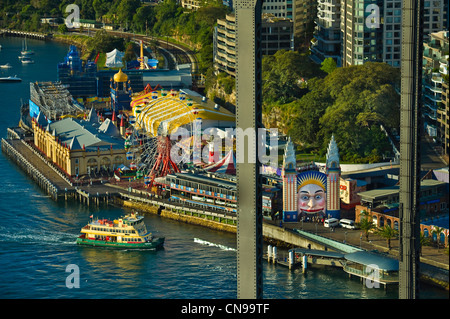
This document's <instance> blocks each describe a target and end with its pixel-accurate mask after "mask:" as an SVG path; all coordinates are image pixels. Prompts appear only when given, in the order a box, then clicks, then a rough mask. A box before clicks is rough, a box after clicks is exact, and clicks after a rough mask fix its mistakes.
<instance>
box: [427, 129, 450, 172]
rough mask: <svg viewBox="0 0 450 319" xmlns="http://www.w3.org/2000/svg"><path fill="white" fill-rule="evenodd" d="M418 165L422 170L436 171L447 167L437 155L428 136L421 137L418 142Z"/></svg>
mask: <svg viewBox="0 0 450 319" xmlns="http://www.w3.org/2000/svg"><path fill="white" fill-rule="evenodd" d="M420 164H421V167H422V170H430V169H437V168H442V167H446V166H448V165H447V164H446V163H445V161H444V159H443V158H442V156H440V155H439V153H438V151H437V149H436V148H435V144H434V143H433V141H432V140H431V138H430V137H429V136H424V135H422V138H421V141H420Z"/></svg>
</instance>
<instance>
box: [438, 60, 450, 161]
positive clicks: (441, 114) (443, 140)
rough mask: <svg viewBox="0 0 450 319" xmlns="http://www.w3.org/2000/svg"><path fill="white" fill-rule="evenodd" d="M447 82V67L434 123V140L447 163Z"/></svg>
mask: <svg viewBox="0 0 450 319" xmlns="http://www.w3.org/2000/svg"><path fill="white" fill-rule="evenodd" d="M448 87H449V84H448V69H447V78H446V79H444V81H443V82H442V95H441V104H440V105H438V108H437V111H436V112H437V120H436V121H437V123H436V129H437V132H436V140H437V141H438V143H439V144H440V146H441V149H442V155H443V156H444V159H445V160H446V161H447V164H448V163H449V156H448V154H449V153H448V152H449V147H448V146H449V145H448V140H449V124H448V122H449V118H450V114H449V113H450V112H449V101H448V99H449V89H448Z"/></svg>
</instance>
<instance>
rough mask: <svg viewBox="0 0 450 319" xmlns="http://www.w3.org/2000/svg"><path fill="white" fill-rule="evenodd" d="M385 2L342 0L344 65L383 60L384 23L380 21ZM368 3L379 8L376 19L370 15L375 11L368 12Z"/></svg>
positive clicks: (380, 0)
mask: <svg viewBox="0 0 450 319" xmlns="http://www.w3.org/2000/svg"><path fill="white" fill-rule="evenodd" d="M386 1H388V0H386ZM383 2H384V1H383V0H376V1H371V0H341V31H342V50H341V51H342V66H349V65H359V64H363V63H364V62H375V61H378V62H379V61H382V60H383V31H384V30H383V26H384V25H382V24H381V23H380V20H381V19H380V18H381V8H382V7H383ZM368 5H375V6H377V7H378V8H379V9H378V14H379V15H378V17H377V16H374V20H371V17H369V16H370V15H372V14H373V13H372V12H371V11H369V10H367V11H369V12H366V8H367V7H368ZM377 7H375V8H377ZM377 19H378V20H377ZM399 23H401V21H399ZM399 26H400V24H399Z"/></svg>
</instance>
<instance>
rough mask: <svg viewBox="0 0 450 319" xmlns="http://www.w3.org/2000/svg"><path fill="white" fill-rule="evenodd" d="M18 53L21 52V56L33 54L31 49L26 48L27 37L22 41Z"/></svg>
mask: <svg viewBox="0 0 450 319" xmlns="http://www.w3.org/2000/svg"><path fill="white" fill-rule="evenodd" d="M20 54H22V56H28V55H33V54H34V51H33V50H28V47H27V38H25V40H24V42H23V43H22V51H20Z"/></svg>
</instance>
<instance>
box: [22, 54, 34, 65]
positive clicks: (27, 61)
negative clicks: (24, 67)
mask: <svg viewBox="0 0 450 319" xmlns="http://www.w3.org/2000/svg"><path fill="white" fill-rule="evenodd" d="M21 60H22V64H31V63H34V60H33V59H32V58H29V57H27V56H22V58H21Z"/></svg>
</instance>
